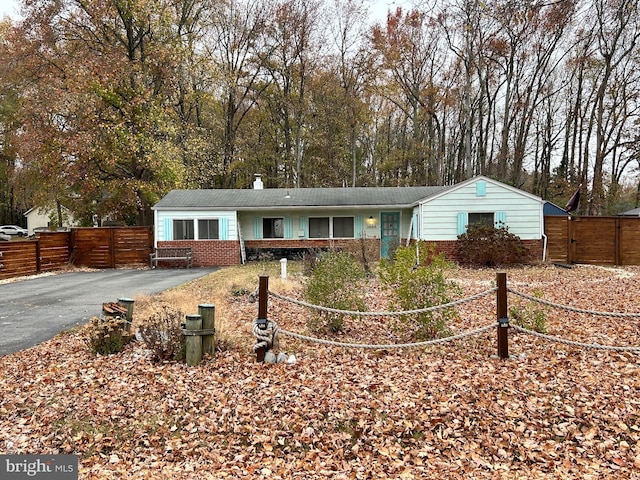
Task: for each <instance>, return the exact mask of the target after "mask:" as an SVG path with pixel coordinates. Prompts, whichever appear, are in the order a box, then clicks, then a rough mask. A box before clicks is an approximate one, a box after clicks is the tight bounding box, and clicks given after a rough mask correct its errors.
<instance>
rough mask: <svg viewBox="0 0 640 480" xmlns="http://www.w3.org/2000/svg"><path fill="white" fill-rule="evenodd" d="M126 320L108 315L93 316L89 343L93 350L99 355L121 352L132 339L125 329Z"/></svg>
mask: <svg viewBox="0 0 640 480" xmlns="http://www.w3.org/2000/svg"><path fill="white" fill-rule="evenodd" d="M125 327H126V322H125V321H124V320H122V319H120V318H112V317H108V318H106V319H101V318H98V317H93V318H92V319H91V320H90V321H89V327H88V328H89V337H88V339H87V343H88V345H89V348H91V351H92V352H93V353H95V354H97V355H109V354H112V353H118V352H121V351H122V349H123V348H124V346H125V345H126V344H127V343H129V342H130V341H131V335H129V334H128V333H127V332H126V331H125V330H124V329H125Z"/></svg>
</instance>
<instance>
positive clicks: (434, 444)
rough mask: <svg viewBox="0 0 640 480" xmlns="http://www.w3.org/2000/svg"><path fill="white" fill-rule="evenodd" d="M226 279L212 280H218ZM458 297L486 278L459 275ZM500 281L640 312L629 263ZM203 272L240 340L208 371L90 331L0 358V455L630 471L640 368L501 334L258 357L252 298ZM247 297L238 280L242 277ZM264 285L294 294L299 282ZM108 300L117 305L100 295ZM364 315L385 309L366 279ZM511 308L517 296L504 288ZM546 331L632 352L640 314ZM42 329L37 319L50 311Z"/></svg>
mask: <svg viewBox="0 0 640 480" xmlns="http://www.w3.org/2000/svg"><path fill="white" fill-rule="evenodd" d="M223 272H224V270H223V271H221V272H218V273H216V274H214V275H221V274H223ZM453 276H454V279H455V281H456V282H457V283H458V284H459V285H460V286H461V287H462V288H463V290H464V296H469V295H472V294H475V293H479V292H483V291H485V290H488V289H490V288H492V287H493V286H494V285H495V278H496V270H466V269H461V270H458V271H456V272H455V273H454V275H453ZM507 277H508V286H509V287H510V288H511V289H513V290H517V291H519V292H522V293H526V294H529V295H533V294H538V293H541V294H542V297H543V298H544V299H546V300H549V301H552V302H556V303H559V304H562V305H571V306H574V307H579V308H583V309H590V310H597V311H609V312H610V311H615V312H628V313H638V312H640V306H639V305H638V298H640V287H639V286H638V285H639V284H640V282H639V280H640V268H637V267H625V268H616V269H613V268H598V267H575V268H573V269H566V268H557V267H552V266H544V267H530V268H524V269H509V270H508V271H507ZM208 282H210V280H207V279H205V280H203V281H201V282H193V283H191V284H189V285H188V286H187V287H185V290H188V291H189V292H190V293H191V294H192V295H194V296H195V297H194V298H195V299H196V301H199V302H210V301H211V300H212V299H217V312H216V314H217V315H218V314H220V315H221V316H222V317H223V318H224V319H225V334H226V335H227V336H231V337H233V338H234V339H235V341H234V342H230V343H227V344H226V347H227V348H226V349H225V350H224V351H220V352H217V353H216V355H215V356H214V357H212V358H206V359H205V361H204V362H203V364H202V365H200V366H196V367H187V366H186V365H185V364H182V363H173V362H169V363H153V362H152V361H150V359H149V355H148V352H147V351H146V350H145V349H144V348H143V345H141V344H140V343H133V344H130V345H128V346H127V347H126V348H125V350H124V351H123V352H122V353H120V354H115V355H108V356H95V355H93V354H92V353H91V352H90V351H89V349H88V347H87V345H86V342H85V337H86V332H85V329H84V328H78V329H75V330H73V331H71V332H66V333H62V334H60V335H58V336H57V337H55V338H54V339H53V340H51V341H48V342H45V343H43V344H41V345H39V346H37V347H34V348H31V349H29V350H26V351H23V352H18V353H15V354H11V355H7V356H4V357H0V453H25V454H26V453H30V454H52V453H68V454H77V455H78V456H79V457H80V478H82V479H111V478H113V479H120V478H152V479H176V480H178V479H206V478H256V479H259V478H265V479H277V478H285V479H293V478H301V479H302V478H304V479H324V478H332V479H351V478H355V479H374V478H407V479H411V478H416V479H418V478H420V479H422V478H454V479H455V478H461V479H462V478H464V479H469V478H472V479H473V478H479V479H480V478H490V479H502V478H504V479H515V478H522V479H525V478H526V479H535V478H553V479H556V478H583V479H589V478H593V479H595V478H640V444H639V443H638V441H639V439H640V394H639V393H640V391H639V390H640V361H639V356H638V353H628V352H612V351H603V350H596V349H587V348H583V347H576V346H571V345H565V344H558V343H552V342H549V341H547V340H543V339H539V338H536V337H534V336H531V335H527V334H522V333H516V332H513V331H511V332H510V334H509V349H510V354H511V358H510V359H508V360H500V359H497V358H495V354H496V339H495V337H496V334H495V331H494V330H491V331H489V332H487V333H483V334H480V335H477V336H473V337H470V338H467V339H464V340H457V341H454V342H451V343H446V344H442V345H438V346H432V347H426V348H416V349H403V350H382V351H380V350H359V349H348V350H347V349H342V348H337V347H331V346H323V345H318V344H311V343H306V342H302V341H298V340H294V339H291V338H289V337H284V336H283V337H282V338H281V341H280V348H281V350H284V351H286V352H288V353H293V354H295V356H296V358H297V363H295V364H293V365H285V364H278V365H262V364H256V363H255V356H254V355H253V351H252V348H251V347H252V342H253V341H254V340H253V337H252V336H251V334H250V323H251V320H252V319H253V318H255V316H256V315H257V304H256V303H249V302H248V301H247V295H245V293H246V290H249V291H250V290H252V289H253V288H255V286H257V278H256V281H255V283H253V285H248V286H247V287H248V288H246V289H244V288H238V286H237V285H236V286H234V293H233V294H231V292H229V293H228V294H227V295H226V296H224V295H223V297H224V299H220V297H219V296H218V297H216V296H214V294H213V293H212V288H213V286H212V285H213V284H210V283H208ZM240 287H242V286H241V285H240ZM270 288H271V290H272V291H275V292H278V293H282V294H284V295H288V296H293V297H296V296H299V294H300V288H299V284H298V282H297V281H296V280H295V279H294V280H288V281H273V282H272V286H271V287H270ZM105 300H110V299H105ZM367 303H368V306H369V309H370V310H378V311H379V310H384V309H385V307H386V305H387V304H386V302H385V300H384V295H383V294H382V293H381V291H380V289H379V287H377V286H376V285H374V284H372V285H371V287H370V289H369V294H368V297H367ZM509 303H510V305H515V304H518V303H522V301H521V300H520V299H519V298H518V297H516V296H515V295H513V294H510V295H509ZM495 305H496V299H495V294H491V295H488V296H486V297H483V298H481V299H479V300H476V301H473V302H469V303H466V304H463V305H462V306H460V307H458V311H459V313H460V319H459V320H458V321H457V322H456V324H455V325H450V328H451V330H452V331H453V333H460V332H464V331H467V330H470V329H474V328H478V327H482V326H485V325H489V324H492V323H493V322H495V321H496V306H495ZM545 314H546V318H547V329H548V333H549V334H550V335H554V336H559V337H562V338H565V339H568V340H573V341H579V342H584V343H598V344H602V345H619V346H640V328H639V326H640V319H638V318H627V319H620V318H612V317H602V316H596V315H590V314H584V313H575V312H571V311H567V310H561V309H556V308H548V309H546V310H545ZM310 315H311V313H310V312H308V311H305V310H303V309H302V308H301V307H298V306H295V305H292V304H290V303H286V302H283V301H280V300H271V301H270V303H269V317H270V318H272V319H273V320H275V321H276V322H277V323H278V325H279V326H280V327H281V328H284V329H286V330H289V331H294V332H299V333H309V332H308V330H307V329H306V324H307V319H308V318H309V316H310ZM43 320H44V321H46V319H43ZM330 338H331V339H333V340H340V341H347V342H359V343H391V342H400V341H406V340H407V339H406V335H405V334H403V332H402V330H401V329H399V328H398V324H397V322H395V321H394V320H393V319H390V318H365V319H360V318H356V319H347V321H346V325H345V331H344V333H342V334H333V335H332V336H331V337H330Z"/></svg>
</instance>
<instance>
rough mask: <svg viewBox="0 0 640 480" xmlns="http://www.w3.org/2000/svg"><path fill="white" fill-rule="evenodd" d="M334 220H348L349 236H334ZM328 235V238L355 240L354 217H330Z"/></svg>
mask: <svg viewBox="0 0 640 480" xmlns="http://www.w3.org/2000/svg"><path fill="white" fill-rule="evenodd" d="M336 219H340V220H345V219H350V220H351V235H346V236H345V235H341V236H337V235H336ZM329 234H330V235H331V237H330V238H356V217H354V216H353V215H344V216H342V215H341V216H335V217H331V230H330V232H329Z"/></svg>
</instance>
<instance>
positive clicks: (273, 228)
mask: <svg viewBox="0 0 640 480" xmlns="http://www.w3.org/2000/svg"><path fill="white" fill-rule="evenodd" d="M277 220H280V221H281V225H280V235H277V233H278V231H277V230H278V229H277V228H276V225H275V222H276V221H277ZM265 222H267V223H269V224H270V225H269V227H270V228H269V230H270V231H271V232H272V235H271V236H267V235H266V232H267V229H266V228H265ZM262 238H264V239H269V240H274V239H275V240H282V239H284V217H262Z"/></svg>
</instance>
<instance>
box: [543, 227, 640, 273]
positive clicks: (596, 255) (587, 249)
mask: <svg viewBox="0 0 640 480" xmlns="http://www.w3.org/2000/svg"><path fill="white" fill-rule="evenodd" d="M544 222H545V234H546V235H547V238H548V243H547V258H548V260H550V261H552V262H561V263H568V264H571V263H586V264H593V265H640V218H637V217H569V218H568V217H545V218H544Z"/></svg>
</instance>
